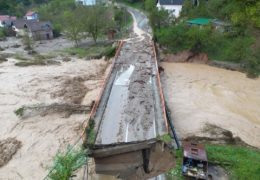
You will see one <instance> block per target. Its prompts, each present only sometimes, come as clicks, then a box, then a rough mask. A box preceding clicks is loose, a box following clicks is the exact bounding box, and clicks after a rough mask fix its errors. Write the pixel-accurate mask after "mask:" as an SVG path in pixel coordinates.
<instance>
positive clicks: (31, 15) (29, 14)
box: [24, 11, 39, 20]
mask: <svg viewBox="0 0 260 180" xmlns="http://www.w3.org/2000/svg"><path fill="white" fill-rule="evenodd" d="M24 18H25V19H26V20H38V19H39V16H38V13H36V12H33V11H28V12H27V13H26V15H25V17H24Z"/></svg>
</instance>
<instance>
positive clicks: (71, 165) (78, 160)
mask: <svg viewBox="0 0 260 180" xmlns="http://www.w3.org/2000/svg"><path fill="white" fill-rule="evenodd" d="M86 162H87V153H86V151H84V150H82V149H73V148H72V147H68V149H67V152H65V153H61V152H58V153H57V155H56V156H55V158H54V164H53V167H52V168H51V170H50V173H49V175H48V178H49V179H51V180H68V179H70V178H71V177H72V175H73V172H75V171H76V170H77V169H79V168H81V167H82V166H83V165H84V164H86Z"/></svg>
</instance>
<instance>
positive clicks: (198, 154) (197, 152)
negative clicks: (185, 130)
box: [183, 143, 208, 161]
mask: <svg viewBox="0 0 260 180" xmlns="http://www.w3.org/2000/svg"><path fill="white" fill-rule="evenodd" d="M183 154H184V157H187V158H192V159H195V160H201V161H208V158H207V153H206V150H205V147H204V146H203V145H202V144H196V143H184V145H183Z"/></svg>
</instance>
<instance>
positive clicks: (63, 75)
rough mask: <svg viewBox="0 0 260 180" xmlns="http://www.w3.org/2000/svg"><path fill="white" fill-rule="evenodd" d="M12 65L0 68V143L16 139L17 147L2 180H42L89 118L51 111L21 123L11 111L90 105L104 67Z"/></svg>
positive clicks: (96, 64) (84, 63) (10, 62)
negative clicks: (18, 144) (39, 107)
mask: <svg viewBox="0 0 260 180" xmlns="http://www.w3.org/2000/svg"><path fill="white" fill-rule="evenodd" d="M15 62H16V60H15V59H9V60H8V61H7V62H4V63H2V64H0V114H1V116H0V140H4V139H7V138H15V139H17V140H18V141H20V142H21V147H20V148H19V149H18V150H17V153H16V154H15V155H14V156H13V157H12V159H11V160H10V161H9V162H8V163H6V164H4V166H2V167H1V168H0V180H2V179H17V180H19V179H27V180H31V179H32V180H33V179H43V177H44V176H46V174H47V172H48V170H49V169H50V166H51V165H52V163H53V157H54V156H55V154H56V153H57V151H58V150H65V149H66V147H67V146H68V145H69V144H73V143H74V142H75V141H76V139H77V138H78V137H79V135H80V134H81V133H82V123H83V122H84V121H85V120H86V119H87V118H88V114H85V113H83V114H71V115H70V116H67V115H65V114H64V113H59V112H58V113H55V112H52V113H51V114H45V115H44V116H40V115H38V116H33V117H29V118H19V117H18V116H16V114H15V113H14V111H15V110H17V109H18V108H20V107H22V106H30V105H34V106H37V105H38V104H45V105H46V106H48V105H51V104H52V103H68V104H71V103H77V104H78V105H88V104H90V103H91V101H93V100H95V99H96V97H97V95H98V94H99V90H100V88H101V85H102V82H103V76H104V71H105V70H106V67H107V64H108V63H107V62H106V61H104V60H91V61H86V60H81V59H76V58H72V60H71V61H70V62H61V64H60V65H53V66H29V67H17V66H14V63H15ZM1 152H2V151H1ZM6 154H8V153H6ZM1 157H2V156H1Z"/></svg>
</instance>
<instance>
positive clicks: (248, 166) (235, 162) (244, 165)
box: [167, 144, 260, 179]
mask: <svg viewBox="0 0 260 180" xmlns="http://www.w3.org/2000/svg"><path fill="white" fill-rule="evenodd" d="M206 151H207V154H208V161H209V162H210V163H213V164H217V165H220V166H222V167H223V168H225V169H226V170H227V171H228V173H229V174H230V178H231V179H248V177H250V179H258V177H260V151H259V150H255V149H251V148H248V147H240V146H232V145H210V144H208V145H206ZM182 155H183V152H182V150H177V151H176V167H175V168H174V169H171V170H170V171H169V172H168V173H167V177H168V179H172V178H173V177H175V178H177V179H183V177H182V172H181V166H182V158H183V157H182Z"/></svg>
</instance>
